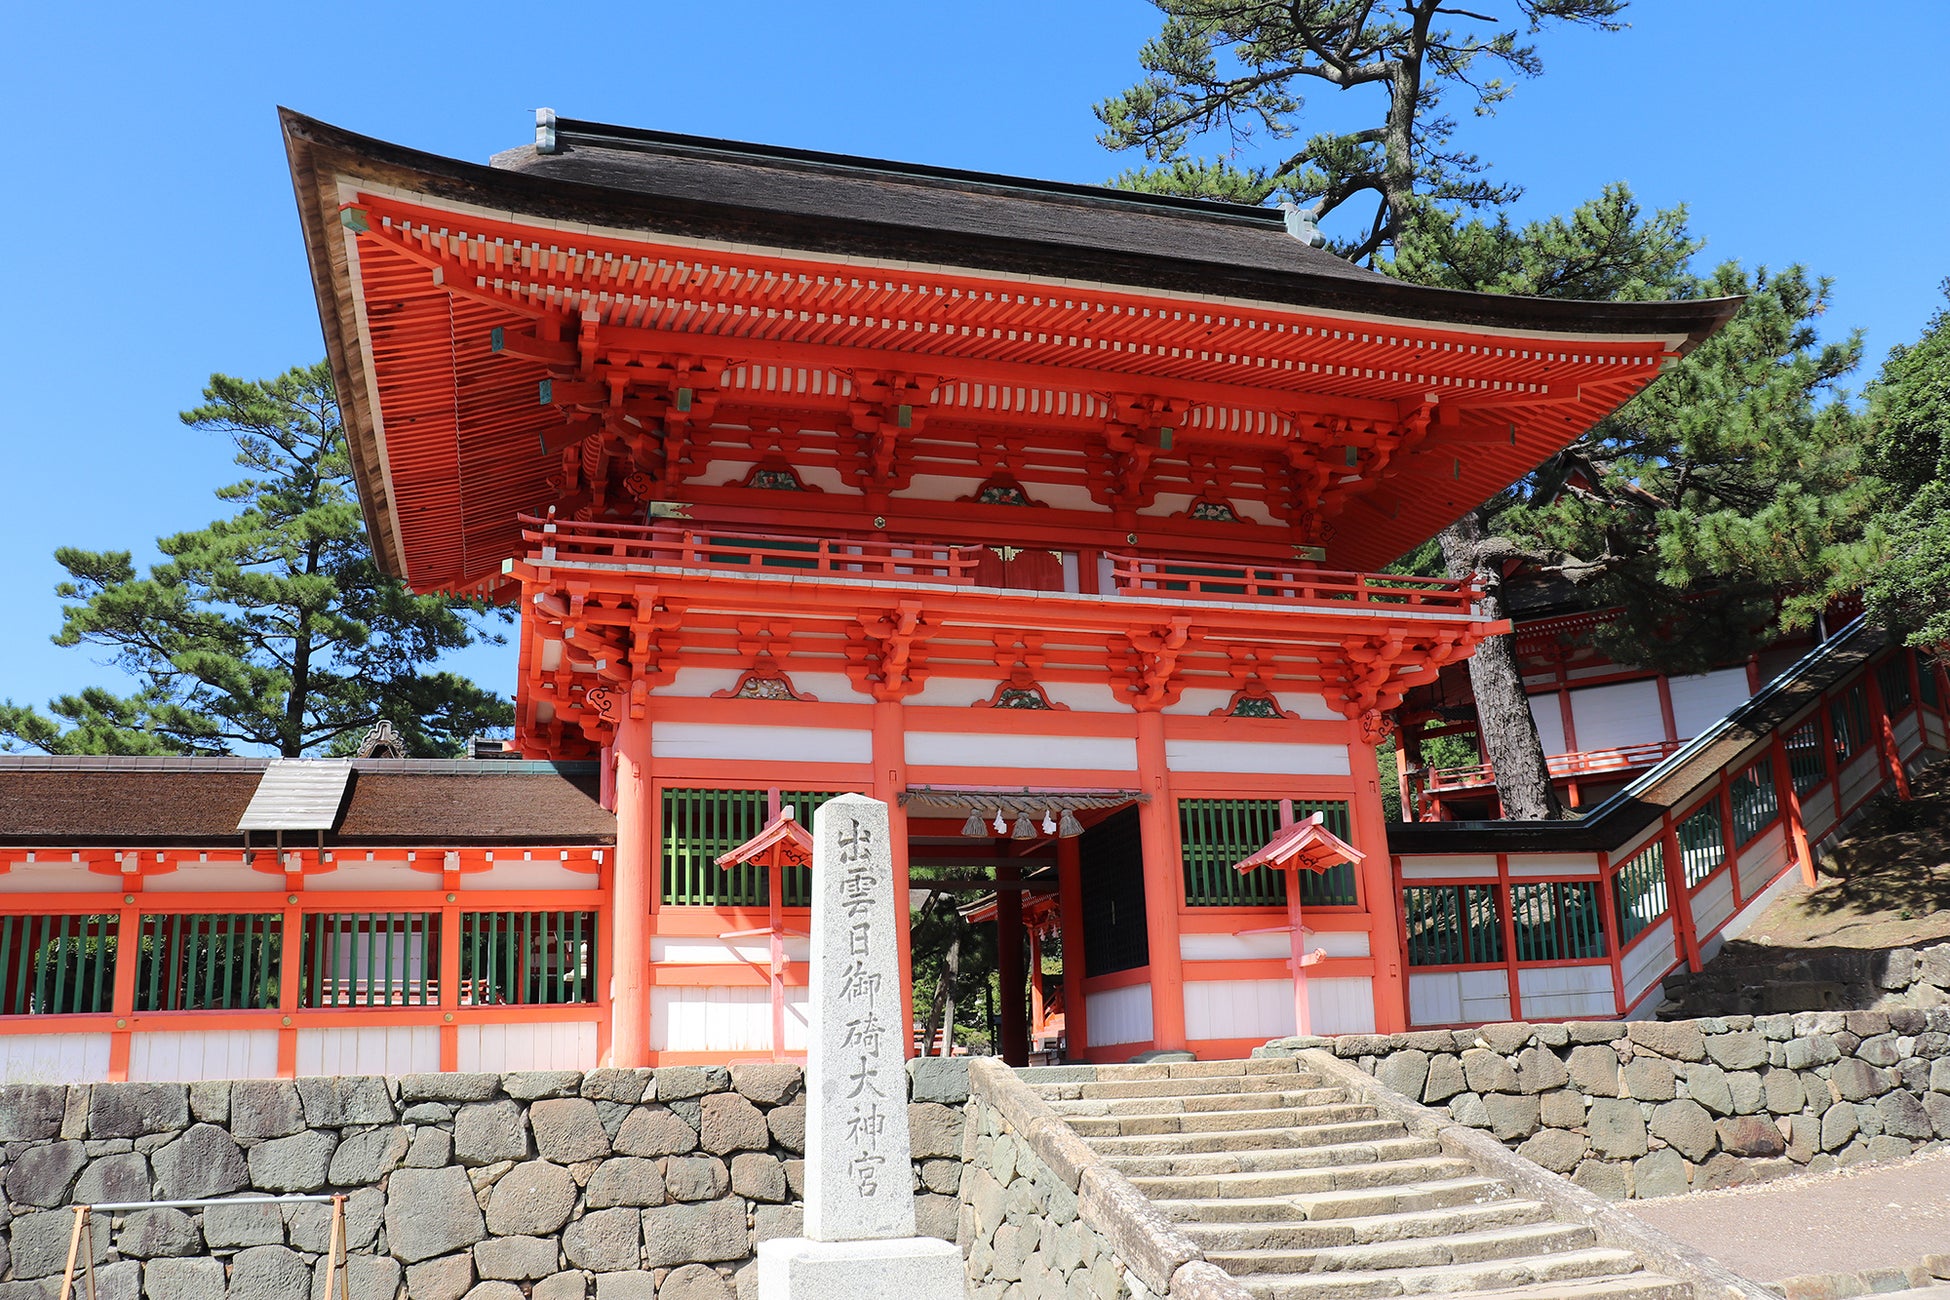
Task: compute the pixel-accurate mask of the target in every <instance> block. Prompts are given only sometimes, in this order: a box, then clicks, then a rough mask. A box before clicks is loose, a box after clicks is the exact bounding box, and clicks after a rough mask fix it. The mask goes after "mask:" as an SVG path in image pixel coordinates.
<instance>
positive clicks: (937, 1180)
mask: <svg viewBox="0 0 1950 1300" xmlns="http://www.w3.org/2000/svg"><path fill="white" fill-rule="evenodd" d="M961 1170H962V1164H961V1161H959V1160H925V1161H923V1162H922V1163H921V1170H920V1173H921V1186H923V1187H925V1188H926V1189H927V1190H928V1191H930V1192H939V1193H941V1194H942V1195H944V1196H953V1195H955V1194H956V1193H958V1192H960V1191H961ZM732 1175H733V1181H734V1185H735V1183H736V1176H737V1166H736V1165H735V1164H734V1165H733V1167H732ZM779 1177H780V1178H781V1179H783V1178H784V1177H785V1169H784V1167H783V1166H781V1167H780V1169H779Z"/></svg>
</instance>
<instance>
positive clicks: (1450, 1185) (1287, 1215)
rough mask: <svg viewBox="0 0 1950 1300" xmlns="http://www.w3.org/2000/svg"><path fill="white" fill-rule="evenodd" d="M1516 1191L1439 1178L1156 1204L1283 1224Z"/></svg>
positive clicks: (1178, 1214) (1411, 1209) (1196, 1218)
mask: <svg viewBox="0 0 1950 1300" xmlns="http://www.w3.org/2000/svg"><path fill="white" fill-rule="evenodd" d="M1508 1195H1510V1190H1509V1189H1508V1188H1507V1187H1505V1186H1504V1185H1503V1184H1502V1183H1499V1182H1497V1181H1496V1180H1494V1179H1490V1178H1439V1179H1431V1180H1429V1181H1427V1182H1420V1183H1403V1184H1399V1185H1396V1186H1393V1187H1368V1188H1360V1189H1356V1190H1352V1191H1345V1192H1303V1193H1300V1194H1298V1195H1292V1196H1259V1197H1236V1198H1234V1199H1231V1200H1224V1201H1210V1200H1182V1201H1179V1200H1167V1199H1163V1198H1157V1199H1154V1200H1153V1201H1152V1204H1154V1205H1156V1206H1157V1207H1158V1212H1159V1213H1160V1214H1163V1215H1164V1216H1165V1217H1166V1218H1168V1219H1173V1220H1176V1221H1178V1222H1180V1223H1201V1222H1203V1223H1277V1222H1280V1221H1282V1220H1287V1221H1291V1220H1294V1219H1352V1218H1364V1217H1368V1216H1372V1215H1377V1214H1413V1213H1416V1212H1418V1211H1423V1210H1439V1209H1443V1208H1445V1207H1447V1206H1451V1205H1474V1204H1477V1203H1479V1202H1482V1201H1495V1200H1501V1199H1502V1198H1504V1197H1506V1196H1508Z"/></svg>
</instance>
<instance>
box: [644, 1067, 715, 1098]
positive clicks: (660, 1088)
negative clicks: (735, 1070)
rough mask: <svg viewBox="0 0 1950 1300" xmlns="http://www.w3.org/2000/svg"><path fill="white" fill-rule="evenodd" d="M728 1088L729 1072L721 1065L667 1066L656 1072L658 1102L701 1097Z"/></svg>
mask: <svg viewBox="0 0 1950 1300" xmlns="http://www.w3.org/2000/svg"><path fill="white" fill-rule="evenodd" d="M730 1086H731V1071H729V1070H727V1069H726V1068H725V1067H724V1066H722V1065H667V1066H665V1067H663V1068H662V1069H660V1070H658V1071H657V1072H656V1087H657V1091H656V1098H657V1100H658V1101H666V1102H667V1101H676V1100H679V1099H682V1098H685V1097H702V1096H704V1095H705V1094H706V1093H712V1092H723V1091H724V1090H725V1089H727V1088H729V1087H730Z"/></svg>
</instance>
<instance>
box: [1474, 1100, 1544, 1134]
mask: <svg viewBox="0 0 1950 1300" xmlns="http://www.w3.org/2000/svg"><path fill="white" fill-rule="evenodd" d="M1483 1109H1484V1110H1485V1111H1487V1112H1488V1114H1489V1120H1490V1132H1492V1133H1494V1134H1496V1136H1497V1137H1498V1138H1499V1139H1501V1140H1502V1141H1505V1142H1509V1141H1512V1140H1514V1139H1516V1138H1521V1137H1528V1136H1530V1135H1531V1134H1532V1133H1535V1132H1536V1131H1537V1129H1538V1127H1539V1126H1540V1124H1541V1122H1542V1120H1543V1107H1542V1105H1541V1103H1539V1102H1538V1100H1537V1099H1536V1098H1535V1097H1522V1096H1509V1095H1506V1094H1497V1095H1495V1096H1490V1097H1485V1098H1483Z"/></svg>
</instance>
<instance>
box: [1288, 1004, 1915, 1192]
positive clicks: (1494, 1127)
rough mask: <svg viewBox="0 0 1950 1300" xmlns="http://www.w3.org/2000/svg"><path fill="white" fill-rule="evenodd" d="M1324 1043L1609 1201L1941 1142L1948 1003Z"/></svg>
mask: <svg viewBox="0 0 1950 1300" xmlns="http://www.w3.org/2000/svg"><path fill="white" fill-rule="evenodd" d="M1307 1047H1321V1048H1325V1049H1327V1050H1330V1051H1332V1052H1333V1053H1334V1054H1335V1055H1336V1056H1338V1057H1341V1058H1342V1059H1345V1060H1349V1061H1352V1062H1354V1063H1356V1064H1358V1065H1359V1066H1360V1067H1361V1068H1362V1069H1363V1070H1365V1071H1367V1072H1368V1073H1370V1074H1372V1075H1374V1076H1375V1077H1376V1078H1378V1079H1379V1080H1380V1081H1381V1082H1382V1083H1385V1084H1387V1085H1388V1086H1389V1087H1391V1088H1393V1089H1395V1090H1396V1091H1397V1092H1400V1093H1402V1094H1404V1095H1406V1096H1407V1097H1409V1098H1411V1099H1412V1100H1415V1101H1420V1102H1423V1103H1425V1104H1427V1105H1429V1106H1432V1107H1435V1108H1436V1109H1437V1110H1444V1111H1447V1113H1448V1114H1449V1115H1450V1116H1451V1117H1453V1118H1454V1119H1455V1120H1456V1121H1457V1122H1459V1123H1463V1124H1468V1125H1471V1126H1472V1127H1475V1128H1479V1129H1484V1130H1487V1131H1488V1132H1490V1133H1492V1134H1494V1135H1495V1136H1496V1137H1497V1138H1499V1139H1501V1140H1502V1141H1503V1143H1504V1144H1505V1145H1506V1146H1509V1147H1511V1148H1512V1149H1514V1150H1515V1151H1516V1152H1517V1153H1518V1154H1520V1155H1523V1156H1525V1157H1527V1158H1529V1159H1531V1160H1534V1161H1536V1162H1537V1163H1538V1164H1540V1165H1543V1166H1544V1167H1545V1168H1547V1169H1551V1170H1554V1171H1556V1172H1558V1173H1562V1174H1567V1175H1569V1176H1570V1178H1571V1179H1572V1180H1573V1181H1574V1182H1577V1183H1579V1184H1581V1185H1582V1186H1584V1187H1586V1188H1588V1189H1590V1190H1591V1191H1593V1192H1595V1193H1597V1194H1599V1195H1601V1196H1605V1197H1609V1198H1611V1199H1614V1200H1622V1199H1626V1198H1630V1197H1651V1196H1670V1195H1674V1194H1676V1193H1680V1192H1685V1191H1689V1190H1690V1191H1704V1190H1708V1189H1711V1188H1716V1187H1728V1186H1733V1185H1735V1184H1738V1183H1747V1182H1757V1181H1761V1180H1764V1179H1768V1178H1774V1177H1778V1176H1780V1175H1782V1174H1785V1173H1791V1172H1796V1171H1799V1170H1802V1169H1806V1170H1808V1171H1810V1172H1816V1173H1819V1172H1821V1171H1823V1170H1827V1169H1833V1168H1836V1167H1838V1166H1842V1165H1853V1164H1859V1163H1861V1162H1863V1161H1869V1160H1891V1159H1899V1158H1901V1157H1903V1156H1907V1155H1910V1154H1912V1153H1913V1152H1916V1151H1918V1150H1921V1149H1922V1148H1924V1147H1926V1146H1931V1145H1934V1144H1935V1143H1937V1142H1938V1141H1940V1140H1942V1139H1945V1138H1950V1009H1943V1008H1932V1009H1928V1010H1925V1009H1922V1008H1898V1009H1896V1010H1891V1011H1850V1012H1839V1011H1823V1012H1804V1013H1800V1014H1796V1015H1774V1016H1760V1017H1754V1016H1726V1017H1721V1018H1709V1019H1700V1020H1675V1021H1632V1022H1629V1023H1620V1022H1616V1021H1596V1022H1572V1023H1569V1024H1542V1025H1532V1024H1520V1023H1513V1024H1498V1025H1484V1026H1482V1027H1481V1028H1479V1029H1459V1030H1455V1031H1453V1032H1452V1031H1449V1030H1432V1031H1423V1032H1417V1033H1406V1034H1391V1035H1372V1034H1361V1035H1347V1036H1344V1037H1341V1038H1287V1039H1279V1040H1276V1041H1274V1042H1273V1043H1269V1044H1268V1045H1267V1046H1265V1047H1262V1048H1259V1049H1256V1051H1255V1055H1271V1056H1282V1055H1291V1054H1293V1053H1294V1052H1297V1051H1299V1050H1301V1049H1303V1048H1307Z"/></svg>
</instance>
